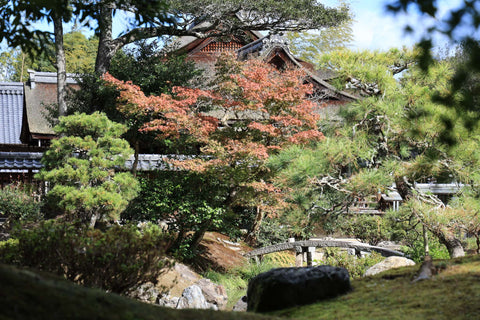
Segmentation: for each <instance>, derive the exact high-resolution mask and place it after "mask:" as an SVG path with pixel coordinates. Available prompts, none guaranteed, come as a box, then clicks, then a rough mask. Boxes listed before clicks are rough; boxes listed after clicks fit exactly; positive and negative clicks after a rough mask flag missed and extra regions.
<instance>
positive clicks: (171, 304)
mask: <svg viewBox="0 0 480 320" xmlns="http://www.w3.org/2000/svg"><path fill="white" fill-rule="evenodd" d="M179 299H180V298H179V297H170V295H169V294H163V295H162V296H160V297H159V299H158V301H157V304H158V305H159V306H162V307H168V308H172V309H175V308H176V307H177V304H178V300H179Z"/></svg>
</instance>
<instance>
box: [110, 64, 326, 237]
mask: <svg viewBox="0 0 480 320" xmlns="http://www.w3.org/2000/svg"><path fill="white" fill-rule="evenodd" d="M219 66H220V67H219V68H218V70H223V72H220V73H219V74H218V75H217V81H216V82H214V85H213V86H212V87H213V88H212V89H208V90H202V89H193V88H186V87H176V88H174V94H173V95H172V96H171V95H166V94H162V95H160V96H145V94H144V93H143V92H142V91H141V90H140V89H139V87H138V86H135V85H133V84H132V83H128V82H123V81H119V80H117V79H115V78H113V77H112V76H111V75H109V74H106V75H105V76H104V80H106V81H107V83H110V84H111V85H113V86H115V87H117V88H118V89H119V90H120V97H119V106H118V109H119V110H120V111H121V112H123V113H125V114H126V115H128V116H130V117H131V116H135V115H146V114H149V115H150V116H153V118H154V120H152V121H149V122H147V123H145V124H144V126H143V127H142V128H141V129H140V130H142V131H149V132H155V133H157V135H158V138H160V139H164V138H169V139H177V138H179V137H180V136H183V137H187V138H188V140H189V141H190V142H194V143H197V144H199V145H200V146H201V147H200V156H197V157H193V158H189V159H187V160H182V161H179V160H172V164H173V165H175V166H176V167H177V168H181V169H185V170H193V171H197V172H202V173H205V174H212V175H215V176H216V177H217V178H219V179H221V180H223V181H224V182H225V183H226V186H227V188H228V189H229V193H230V196H229V197H228V199H229V200H228V201H229V203H228V204H227V206H229V207H233V206H249V207H257V217H256V218H255V221H256V223H254V226H253V230H251V234H252V235H254V234H255V233H256V232H257V231H258V228H259V226H260V223H261V221H262V219H263V216H264V215H265V214H274V213H275V211H276V210H277V209H278V208H280V207H283V205H284V204H283V202H282V201H281V198H282V197H281V190H278V189H277V188H275V187H274V186H273V185H272V184H271V183H270V179H271V174H272V173H271V172H270V171H269V169H268V168H267V166H266V161H267V159H268V157H269V155H271V154H272V153H274V152H277V151H278V150H280V149H283V148H285V147H287V146H289V145H291V144H308V143H312V142H315V141H319V140H321V139H323V137H324V136H323V134H322V133H321V132H320V131H319V130H318V128H317V121H318V120H319V115H318V114H317V113H315V108H318V105H316V104H315V103H314V102H312V101H310V100H308V99H307V96H308V95H309V94H310V93H311V91H312V87H311V85H310V84H307V83H306V82H305V74H304V73H303V72H302V71H301V70H298V69H289V70H283V71H280V70H277V69H275V68H274V67H273V66H271V65H269V64H267V63H264V62H262V61H259V60H255V59H252V60H248V61H247V62H238V61H236V60H235V59H233V58H232V57H230V56H226V57H222V58H220V59H219ZM225 70H226V71H225ZM253 238H254V237H253Z"/></svg>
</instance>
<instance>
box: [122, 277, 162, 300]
mask: <svg viewBox="0 0 480 320" xmlns="http://www.w3.org/2000/svg"><path fill="white" fill-rule="evenodd" d="M128 295H129V296H130V297H132V298H134V299H137V300H140V301H142V302H148V303H155V302H156V301H157V297H158V295H159V291H158V289H157V288H156V287H155V285H154V284H153V283H151V282H147V283H143V284H141V285H140V286H138V287H137V288H135V289H134V290H132V291H131V292H130V293H129V294H128Z"/></svg>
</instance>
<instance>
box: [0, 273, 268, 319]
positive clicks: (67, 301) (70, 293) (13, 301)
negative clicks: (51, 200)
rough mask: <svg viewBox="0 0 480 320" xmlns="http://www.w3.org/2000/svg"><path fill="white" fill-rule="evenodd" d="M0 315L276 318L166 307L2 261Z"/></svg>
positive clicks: (128, 317)
mask: <svg viewBox="0 0 480 320" xmlns="http://www.w3.org/2000/svg"><path fill="white" fill-rule="evenodd" d="M0 288H2V289H1V290H0V319H5V320H7V319H35V320H42V319H48V320H56V319H61V320H63V319H73V320H74V319H104V320H110V319H112V320H113V319H116V320H120V319H142V320H150V319H151V320H162V319H164V320H167V319H168V320H175V319H185V320H187V319H188V320H190V319H191V320H194V319H195V320H226V319H235V320H244V319H245V320H247V319H252V320H253V319H272V318H271V317H267V316H261V315H256V314H251V313H244V312H241V313H238V312H237V313H233V312H230V313H227V312H221V311H213V310H175V309H170V308H162V307H157V306H153V305H150V304H146V303H141V302H138V301H135V300H133V299H129V298H126V297H122V296H119V295H117V294H111V293H105V292H104V291H101V290H98V289H89V288H85V287H82V286H79V285H76V284H73V283H71V282H69V281H67V280H63V279H60V278H59V277H56V276H52V275H49V274H45V273H34V272H32V271H27V270H21V269H17V268H15V267H13V266H7V265H2V264H0Z"/></svg>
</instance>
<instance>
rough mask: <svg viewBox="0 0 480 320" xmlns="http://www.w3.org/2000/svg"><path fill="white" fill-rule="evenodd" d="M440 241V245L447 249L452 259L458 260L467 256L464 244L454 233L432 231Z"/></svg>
mask: <svg viewBox="0 0 480 320" xmlns="http://www.w3.org/2000/svg"><path fill="white" fill-rule="evenodd" d="M431 231H432V232H433V233H434V234H435V235H436V236H437V237H438V240H440V243H442V244H444V245H445V246H446V247H447V250H448V253H449V254H450V258H458V257H463V256H465V251H464V250H463V246H462V243H461V242H460V240H459V239H458V238H457V237H455V235H453V234H452V233H446V232H442V231H435V230H431Z"/></svg>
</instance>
